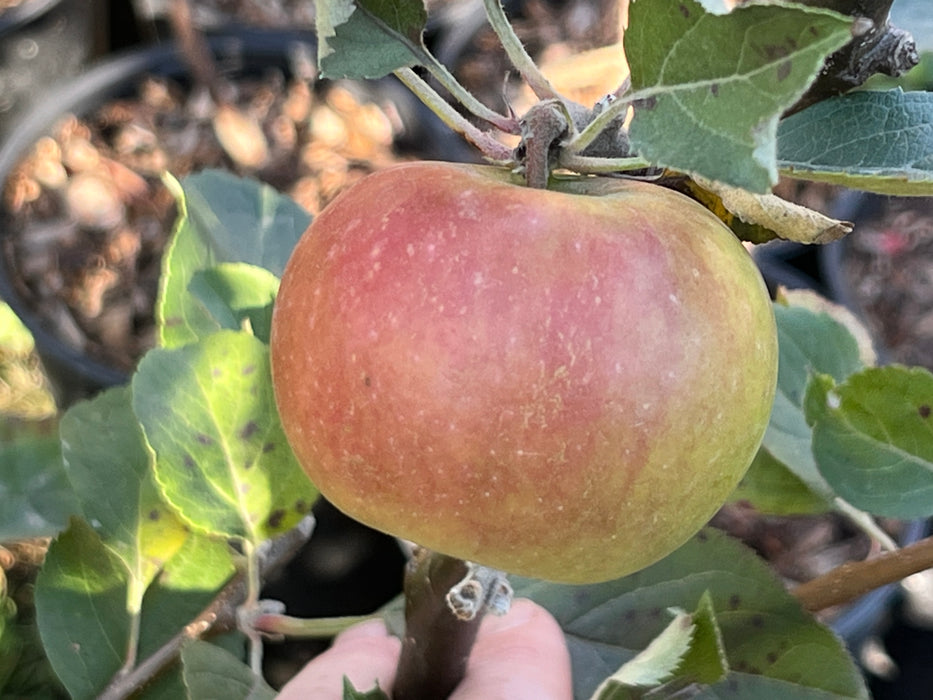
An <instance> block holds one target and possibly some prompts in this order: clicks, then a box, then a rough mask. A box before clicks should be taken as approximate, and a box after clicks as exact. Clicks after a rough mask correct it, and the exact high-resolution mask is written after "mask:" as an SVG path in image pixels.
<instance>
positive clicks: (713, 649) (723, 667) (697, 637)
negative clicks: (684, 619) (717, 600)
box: [678, 591, 729, 685]
mask: <svg viewBox="0 0 933 700" xmlns="http://www.w3.org/2000/svg"><path fill="white" fill-rule="evenodd" d="M690 617H691V619H692V621H693V628H694V629H693V643H692V644H691V645H690V648H689V649H687V653H686V654H685V655H684V658H683V661H682V663H681V664H680V668H679V669H678V675H680V676H682V677H684V678H686V679H688V680H689V681H690V682H696V683H704V684H707V685H709V684H712V683H716V682H718V681H720V680H722V678H723V677H724V676H725V675H726V673H727V672H728V671H729V662H728V660H727V659H726V650H725V646H724V645H723V640H722V630H721V629H720V628H719V621H718V620H717V619H716V610H715V609H714V607H713V599H712V597H711V596H710V594H709V592H708V591H707V592H705V593H704V594H703V597H702V598H700V604H699V605H698V606H697V609H696V610H695V611H694V612H693V614H692V615H691V616H690Z"/></svg>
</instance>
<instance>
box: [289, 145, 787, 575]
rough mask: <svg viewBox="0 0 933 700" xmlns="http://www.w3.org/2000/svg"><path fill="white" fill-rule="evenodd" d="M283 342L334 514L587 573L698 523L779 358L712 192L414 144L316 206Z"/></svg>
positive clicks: (645, 557) (526, 563)
mask: <svg viewBox="0 0 933 700" xmlns="http://www.w3.org/2000/svg"><path fill="white" fill-rule="evenodd" d="M271 354H272V372H273V382H274V387H275V394H276V400H277V403H278V407H279V411H280V413H281V418H282V422H283V425H284V427H285V431H286V435H287V437H288V439H289V441H290V443H291V446H292V448H293V449H294V451H295V453H296V455H297V457H298V459H299V461H300V462H301V464H302V465H303V467H304V469H305V470H306V472H307V473H308V475H309V476H310V478H311V479H312V481H313V482H314V483H315V485H316V486H317V487H318V488H319V489H320V491H321V493H322V494H323V495H324V496H325V497H326V498H327V499H328V500H330V501H331V502H332V503H333V504H334V505H336V506H337V507H338V508H340V509H341V510H343V511H344V512H346V513H347V514H348V515H350V516H351V517H353V518H355V519H357V520H359V521H361V522H363V523H366V524H368V525H370V526H372V527H374V528H376V529H379V530H383V531H385V532H388V533H391V534H393V535H396V536H398V537H401V538H404V539H408V540H412V541H414V542H416V543H418V544H421V545H423V546H425V547H428V548H430V549H435V550H438V551H440V552H443V553H445V554H448V555H451V556H455V557H459V558H462V559H466V560H470V561H475V562H477V563H480V564H484V565H487V566H490V567H494V568H498V569H502V570H505V571H508V572H512V573H517V574H522V575H527V576H532V577H537V578H543V579H548V580H552V581H562V582H580V583H582V582H596V581H602V580H607V579H610V578H614V577H617V576H621V575H623V574H626V573H629V572H633V571H636V570H638V569H641V568H643V567H645V566H647V565H649V564H651V563H653V562H655V561H656V560H658V559H660V558H661V557H663V556H665V555H666V554H668V553H670V552H671V551H673V550H674V549H675V548H677V547H678V546H679V545H681V544H682V543H683V542H684V541H686V540H687V539H688V538H689V537H690V536H692V535H693V534H694V533H695V532H696V531H697V530H698V529H699V528H700V527H702V526H703V525H704V524H705V523H706V522H707V520H708V519H709V518H710V517H711V516H712V515H713V513H714V512H715V511H716V509H717V508H718V507H719V506H720V505H721V504H722V503H723V502H724V500H725V499H726V498H727V497H728V496H729V494H730V493H731V491H732V490H733V488H734V487H735V486H736V484H737V482H738V481H739V480H740V479H741V477H742V476H743V474H744V472H745V470H746V469H747V467H748V465H749V463H750V462H751V460H752V458H753V457H754V455H755V452H756V450H757V448H758V445H759V443H760V440H761V438H762V434H763V432H764V430H765V427H766V425H767V423H768V417H769V414H770V410H771V404H772V400H773V397H774V389H775V382H776V375H777V339H776V331H775V325H774V317H773V313H772V309H771V304H770V301H769V297H768V294H767V291H766V289H765V286H764V284H763V282H762V279H761V276H760V275H759V273H758V271H757V269H756V267H755V265H754V263H753V262H752V260H751V258H750V257H749V255H748V253H747V252H746V250H745V249H744V248H743V246H742V245H741V243H740V242H739V241H738V240H737V239H736V238H735V236H734V235H733V234H732V233H731V232H730V231H729V229H728V228H726V226H725V225H723V224H722V223H721V222H720V221H719V220H718V219H716V218H715V217H714V216H713V215H712V214H711V213H709V212H708V211H707V210H706V209H704V208H703V207H701V206H700V205H699V204H697V203H695V202H693V201H692V200H690V199H688V198H687V197H685V196H683V195H680V194H678V193H675V192H672V191H670V190H668V189H665V188H663V187H660V186H657V185H652V184H647V183H644V182H637V181H632V180H623V179H613V178H596V177H589V178H581V177H568V178H564V179H556V180H555V181H554V182H553V185H552V188H550V189H547V190H540V189H531V188H528V187H524V186H522V185H521V184H520V181H519V179H518V177H517V176H516V175H514V174H512V173H509V172H508V171H506V170H504V169H501V168H496V167H492V166H477V165H454V164H448V163H424V162H420V163H411V164H405V165H400V166H395V167H392V168H389V169H386V170H383V171H380V172H377V173H375V174H373V175H369V176H368V177H366V178H364V179H363V180H361V181H360V182H359V183H357V184H356V185H354V186H353V187H352V188H350V189H349V190H348V191H346V192H345V193H343V194H342V195H341V196H340V197H338V198H337V199H336V200H335V201H334V202H333V203H332V204H331V205H330V206H329V207H328V208H327V209H326V210H325V211H324V212H323V213H322V214H321V215H320V216H318V217H317V219H316V220H315V221H314V222H313V223H312V224H311V226H310V228H309V229H308V231H307V232H306V233H305V234H304V236H303V237H302V238H301V240H300V241H299V243H298V245H297V247H296V249H295V251H294V253H293V254H292V257H291V259H290V260H289V262H288V265H287V267H286V269H285V272H284V275H283V279H282V283H281V288H280V290H279V294H278V298H277V300H276V304H275V309H274V313H273V320H272V336H271Z"/></svg>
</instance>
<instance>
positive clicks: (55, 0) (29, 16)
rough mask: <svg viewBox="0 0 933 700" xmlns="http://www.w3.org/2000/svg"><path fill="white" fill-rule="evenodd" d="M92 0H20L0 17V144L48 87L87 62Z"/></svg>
mask: <svg viewBox="0 0 933 700" xmlns="http://www.w3.org/2000/svg"><path fill="white" fill-rule="evenodd" d="M100 7H101V5H100V3H99V2H98V1H97V0H91V1H85V0H22V2H20V3H19V4H17V5H14V6H13V7H11V8H9V9H7V10H3V11H0V138H2V137H3V136H4V135H6V133H7V132H8V130H9V129H10V127H11V125H12V123H13V121H14V120H15V119H16V118H18V116H19V115H21V114H22V113H23V112H24V111H25V110H26V109H28V107H29V105H30V104H32V103H33V102H34V101H35V99H36V98H37V97H38V95H39V94H40V93H42V91H43V90H44V89H45V88H46V87H47V86H48V84H49V83H50V82H54V81H56V80H60V79H61V78H62V77H64V76H68V75H74V74H75V73H77V72H78V71H80V70H81V68H82V67H83V65H84V63H85V61H87V59H88V58H90V57H91V53H92V50H93V47H94V43H95V38H96V36H95V35H96V32H97V28H96V26H95V24H96V22H95V20H97V19H100V18H101V16H102V13H101V12H100V11H99V10H100Z"/></svg>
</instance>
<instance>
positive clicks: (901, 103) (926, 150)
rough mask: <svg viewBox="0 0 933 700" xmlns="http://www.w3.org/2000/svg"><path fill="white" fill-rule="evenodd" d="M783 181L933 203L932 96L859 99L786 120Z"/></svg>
mask: <svg viewBox="0 0 933 700" xmlns="http://www.w3.org/2000/svg"><path fill="white" fill-rule="evenodd" d="M778 163H779V166H780V168H781V173H782V174H784V175H787V176H789V177H799V178H804V179H807V180H816V181H819V182H830V183H834V184H838V185H845V186H846V187H851V188H854V189H860V190H867V191H870V192H879V193H882V194H898V195H933V93H929V92H902V91H901V90H900V89H896V90H886V91H883V92H875V91H862V92H853V93H850V94H847V95H842V96H840V97H833V98H831V99H828V100H823V101H822V102H819V103H817V104H815V105H813V106H812V107H808V108H807V109H805V110H803V111H801V112H798V113H797V114H794V115H791V116H790V117H788V118H787V119H785V120H783V121H782V122H781V124H780V128H779V129H778Z"/></svg>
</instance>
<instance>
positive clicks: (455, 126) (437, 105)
mask: <svg viewBox="0 0 933 700" xmlns="http://www.w3.org/2000/svg"><path fill="white" fill-rule="evenodd" d="M395 77H396V78H398V79H399V80H400V81H401V82H402V84H404V85H405V87H407V88H408V89H409V90H410V91H411V92H412V93H414V94H415V96H416V97H417V98H418V99H420V100H421V101H422V102H423V103H424V104H425V105H427V107H428V109H430V110H431V111H432V112H434V114H436V115H437V116H438V117H439V118H440V120H441V121H442V122H444V124H446V125H447V126H448V127H449V128H450V129H452V130H453V131H455V132H457V133H458V134H460V135H461V136H463V137H464V138H465V139H466V140H467V141H469V142H470V143H472V144H473V145H474V146H476V147H477V148H478V149H479V150H480V151H482V153H483V155H485V156H486V158H487V159H489V160H491V161H493V162H496V163H499V164H502V165H509V164H511V162H512V150H511V149H510V148H509V147H508V146H506V145H505V144H504V143H502V142H500V141H498V140H496V138H495V137H494V136H493V135H492V134H490V133H488V132H486V131H483V130H481V129H480V128H478V127H477V126H476V125H474V124H472V123H471V122H470V121H469V120H467V119H466V118H465V117H464V116H463V115H462V114H460V113H459V112H458V111H457V110H456V109H454V108H453V107H452V106H451V105H450V104H449V103H448V102H447V101H446V100H444V98H442V97H441V96H440V95H438V94H437V92H436V91H435V90H434V88H432V87H431V86H430V85H428V83H427V82H426V81H425V80H424V79H422V78H421V76H419V75H418V74H417V73H415V71H413V70H412V69H411V68H399V69H398V70H397V71H395Z"/></svg>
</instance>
